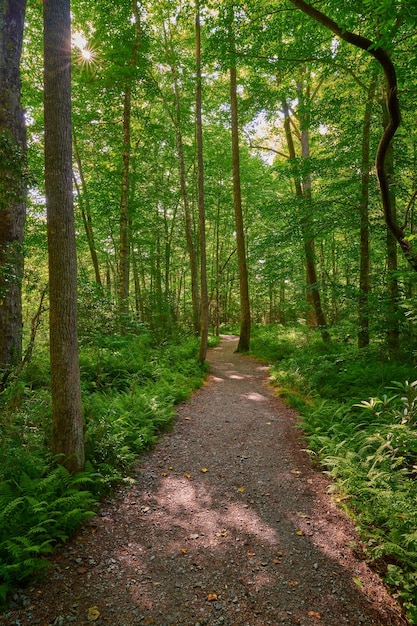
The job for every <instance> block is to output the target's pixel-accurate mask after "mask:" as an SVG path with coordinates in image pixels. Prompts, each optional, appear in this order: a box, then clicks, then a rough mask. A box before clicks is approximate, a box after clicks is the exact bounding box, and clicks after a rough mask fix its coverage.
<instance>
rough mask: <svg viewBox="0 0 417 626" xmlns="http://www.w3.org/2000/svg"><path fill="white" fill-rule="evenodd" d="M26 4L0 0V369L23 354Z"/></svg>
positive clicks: (15, 361)
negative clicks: (22, 67) (22, 93)
mask: <svg viewBox="0 0 417 626" xmlns="http://www.w3.org/2000/svg"><path fill="white" fill-rule="evenodd" d="M25 10H26V0H0V370H4V371H5V375H6V376H7V372H8V370H9V369H10V368H11V367H13V366H16V365H17V364H18V363H19V361H20V359H21V356H22V302H21V283H22V276H23V236H24V227H25V217H26V132H25V121H24V115H23V110H22V106H21V101H20V87H21V85H20V58H21V52H22V40H23V29H24V20H25Z"/></svg>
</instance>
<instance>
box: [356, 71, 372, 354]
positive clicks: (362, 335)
mask: <svg viewBox="0 0 417 626" xmlns="http://www.w3.org/2000/svg"><path fill="white" fill-rule="evenodd" d="M375 89H376V78H373V79H372V81H371V83H370V85H369V89H368V97H367V100H366V106H365V114H364V118H363V130H362V164H361V202H360V205H359V219H360V270H359V272H360V273H359V300H358V348H364V347H365V346H368V345H369V293H370V290H371V278H370V257H369V179H370V176H369V172H370V169H371V159H370V145H369V144H370V129H371V113H372V105H373V102H374V98H375Z"/></svg>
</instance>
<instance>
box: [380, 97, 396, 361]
mask: <svg viewBox="0 0 417 626" xmlns="http://www.w3.org/2000/svg"><path fill="white" fill-rule="evenodd" d="M381 104H382V124H383V127H384V128H385V127H386V125H387V124H388V123H389V115H388V110H387V107H386V103H385V101H383V102H382V103H381ZM385 168H386V174H387V179H388V184H389V192H390V204H391V211H392V216H393V219H395V220H396V218H397V199H396V194H395V185H394V147H393V145H392V143H391V144H390V146H389V147H388V150H387V154H386V158H385ZM397 271H398V247H397V239H396V238H395V237H394V235H393V233H392V231H391V230H390V229H389V228H387V316H386V324H387V343H388V347H389V349H390V350H391V351H392V352H397V351H398V350H399V349H400V328H399V317H400V314H399V307H398V303H399V301H400V290H399V286H398V279H397Z"/></svg>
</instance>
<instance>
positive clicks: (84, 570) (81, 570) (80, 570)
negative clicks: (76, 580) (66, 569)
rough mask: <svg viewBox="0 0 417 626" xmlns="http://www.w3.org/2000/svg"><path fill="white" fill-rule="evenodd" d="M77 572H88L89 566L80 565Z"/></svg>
mask: <svg viewBox="0 0 417 626" xmlns="http://www.w3.org/2000/svg"><path fill="white" fill-rule="evenodd" d="M77 572H78V573H79V574H85V573H86V572H88V567H78V568H77Z"/></svg>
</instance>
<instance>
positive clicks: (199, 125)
mask: <svg viewBox="0 0 417 626" xmlns="http://www.w3.org/2000/svg"><path fill="white" fill-rule="evenodd" d="M195 30H196V134H197V161H198V163H197V167H198V215H199V231H200V283H201V300H200V303H201V304H200V324H201V328H200V349H199V354H198V360H199V362H200V363H204V361H205V360H206V354H207V339H208V330H209V307H208V289H207V257H206V214H205V206H204V160H203V118H202V110H201V109H202V85H201V28H200V3H199V0H197V3H196V20H195Z"/></svg>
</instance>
